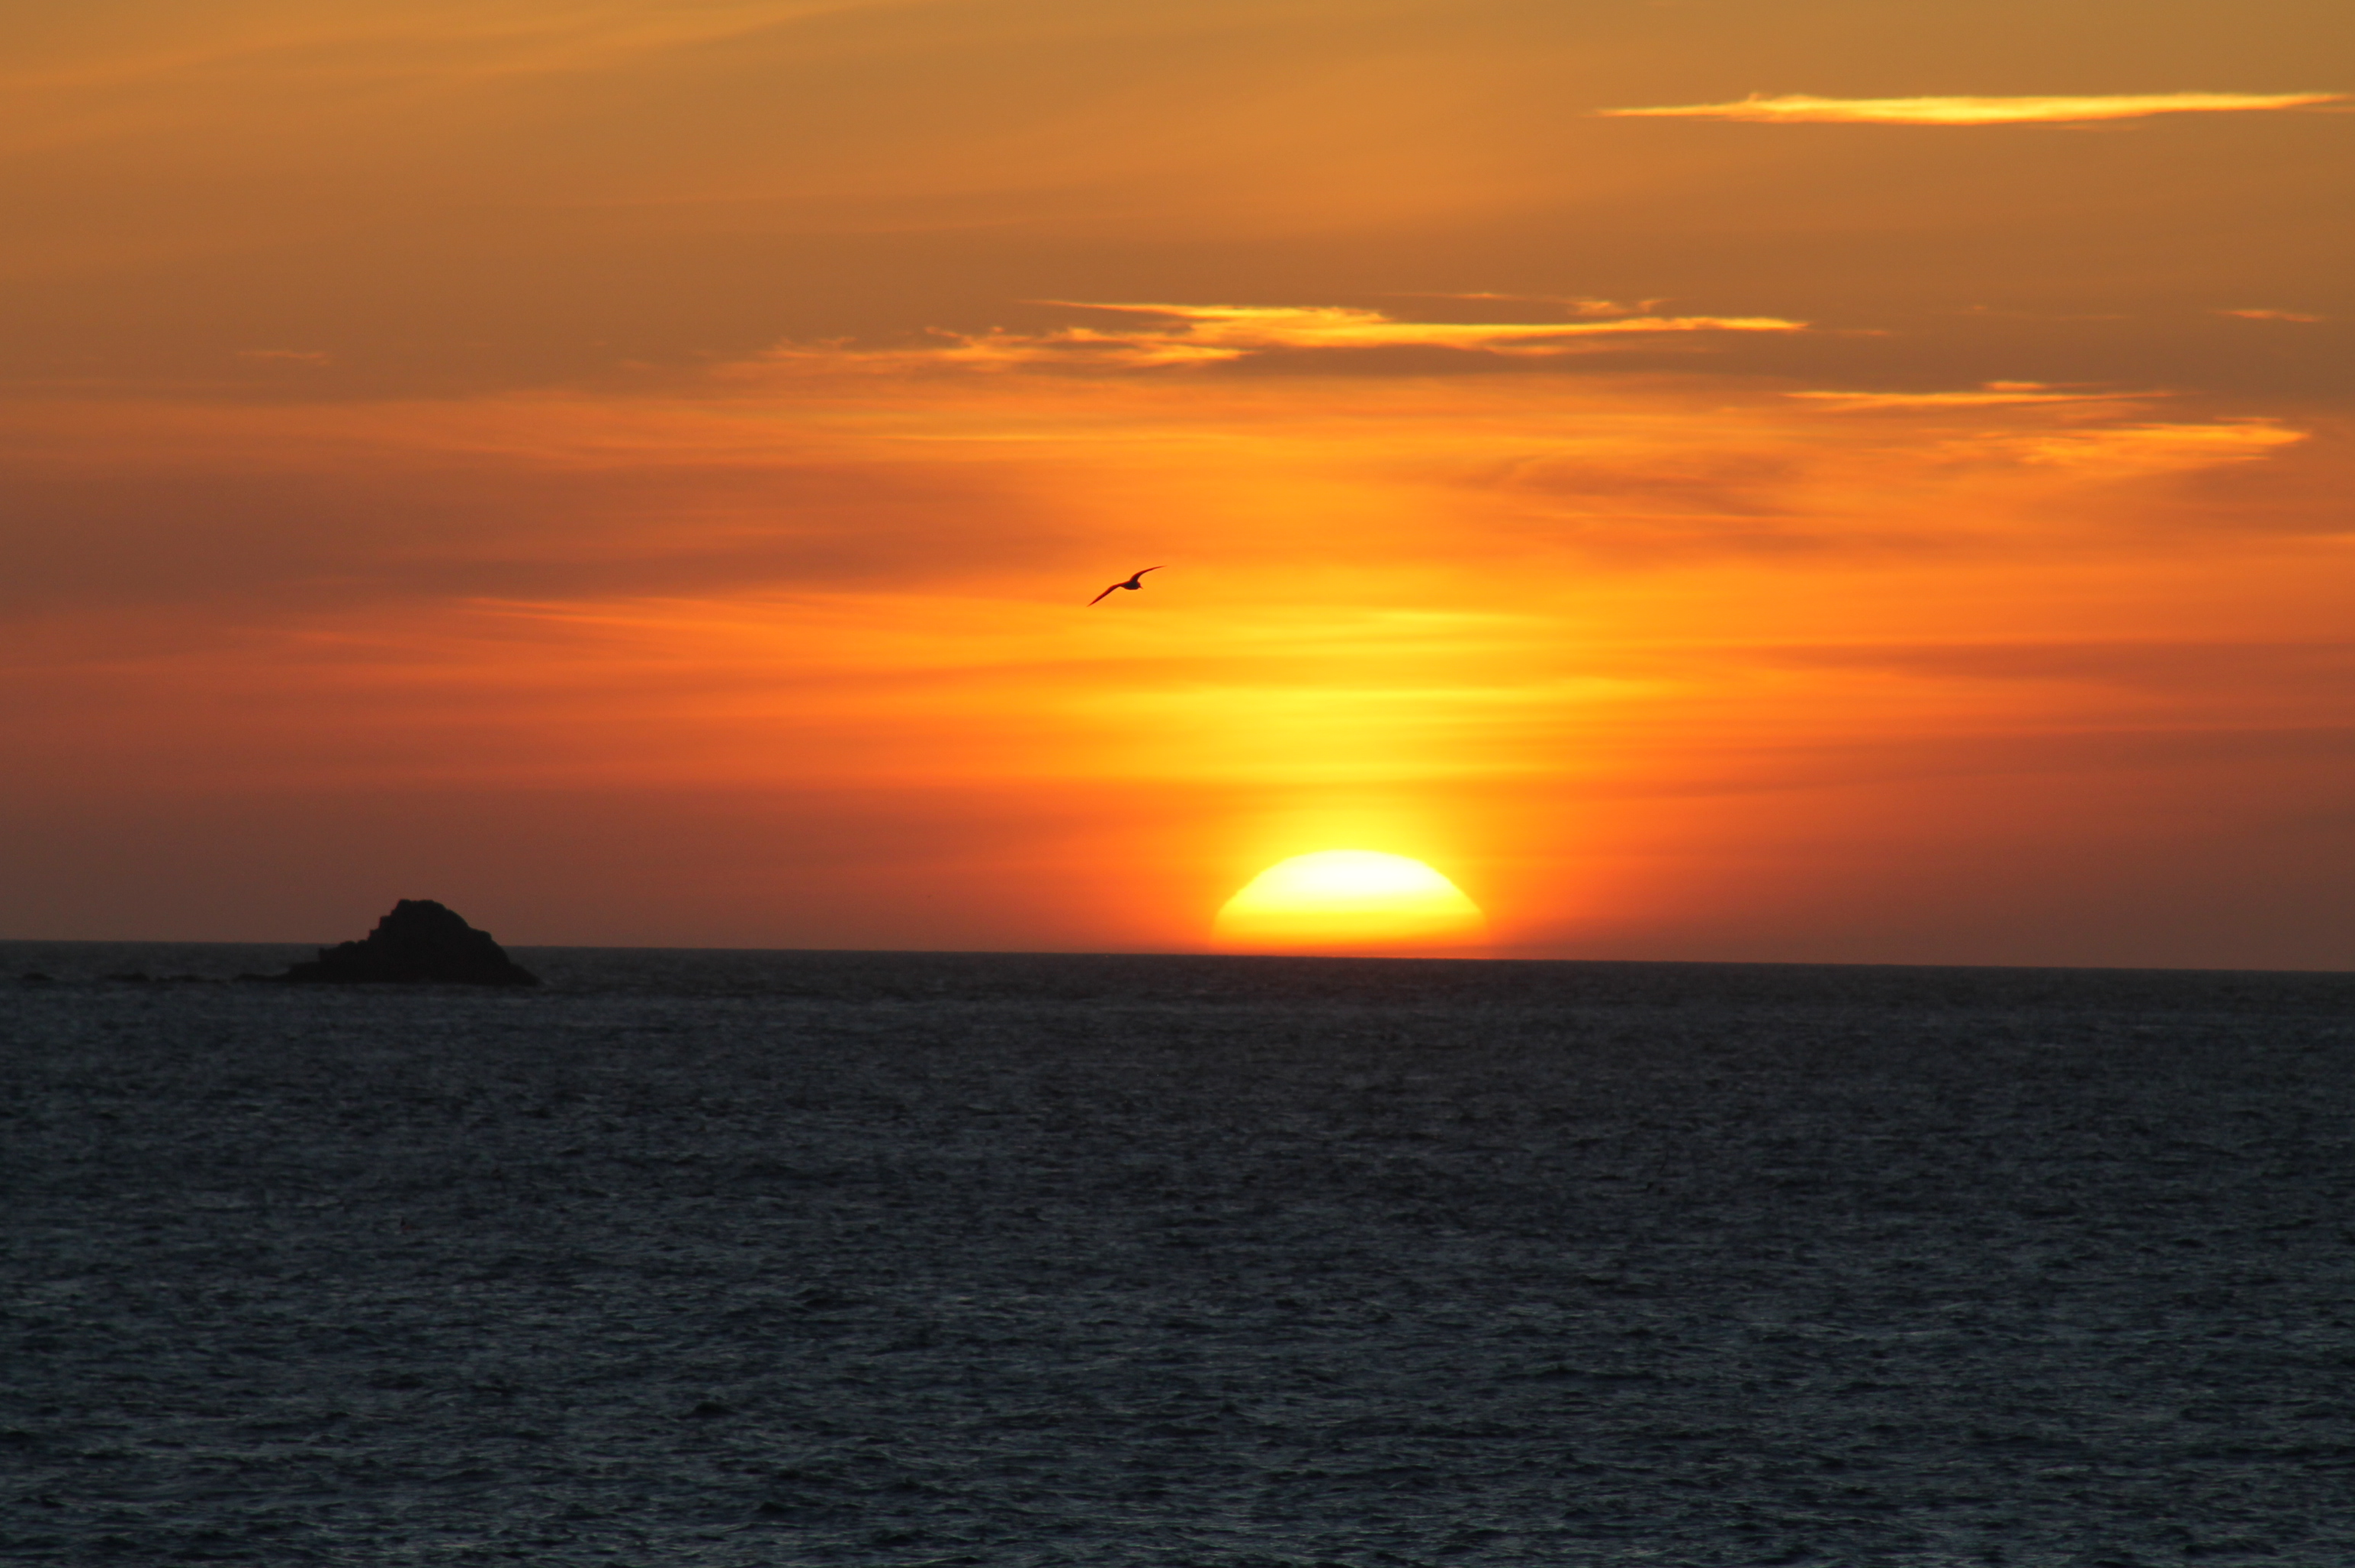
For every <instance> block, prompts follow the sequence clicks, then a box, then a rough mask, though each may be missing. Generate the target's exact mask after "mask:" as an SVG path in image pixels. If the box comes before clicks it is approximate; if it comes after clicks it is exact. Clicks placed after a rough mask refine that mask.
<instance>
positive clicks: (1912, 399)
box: [1784, 381, 2167, 410]
mask: <svg viewBox="0 0 2355 1568" xmlns="http://www.w3.org/2000/svg"><path fill="white" fill-rule="evenodd" d="M2166 395H2167V394H2166V393H2163V392H2132V393H2127V392H2063V391H2058V390H2056V389H2053V388H2051V387H2048V386H2046V385H2045V384H2044V383H2043V382H2041V381H1987V382H1985V383H1983V384H1981V385H1980V387H1979V388H1978V389H1977V390H1976V391H1967V392H1839V391H1808V392H1785V394H1784V396H1785V397H1789V398H1799V399H1803V400H1807V401H1811V402H1818V403H1825V404H1828V405H1829V406H1831V407H1832V408H1835V409H1856V410H1867V409H1968V408H2000V407H2005V406H2008V405H2013V404H2023V403H2109V402H2117V401H2120V400H2124V399H2129V398H2131V399H2136V400H2139V399H2143V398H2154V397H2164V396H2166Z"/></svg>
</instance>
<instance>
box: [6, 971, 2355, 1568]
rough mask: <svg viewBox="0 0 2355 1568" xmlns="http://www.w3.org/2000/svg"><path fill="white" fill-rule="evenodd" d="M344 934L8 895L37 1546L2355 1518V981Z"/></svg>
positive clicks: (988, 1545)
mask: <svg viewBox="0 0 2355 1568" xmlns="http://www.w3.org/2000/svg"><path fill="white" fill-rule="evenodd" d="M308 955H309V952H308V950H307V949H298V948H239V947H220V946H200V945H165V944H102V945H101V944H29V943H16V944H0V1051H5V1056H0V1072H5V1081H0V1118H5V1119H0V1200H5V1209H0V1216H4V1217H0V1561H5V1562H6V1563H12V1564H13V1563H28V1564H29V1563H77V1564H78V1563H108V1564H146V1563H186V1562H220V1563H290V1564H291V1563H339V1564H342V1563H348V1564H369V1565H394V1564H420V1565H422V1564H459V1563H531V1564H567V1565H570V1564H582V1565H587V1564H598V1565H617V1564H626V1565H643V1568H655V1565H657V1564H714V1565H730V1568H735V1565H748V1568H749V1565H753V1564H778V1565H786V1564H823V1563H844V1564H878V1565H880V1564H892V1565H901V1568H915V1565H918V1564H946V1563H981V1564H993V1565H996V1564H1006V1565H1009V1568H1010V1565H1028V1564H1050V1563H1051V1564H1088V1565H1096V1568H1103V1565H1120V1564H1140V1565H1141V1564H1155V1565H1178V1564H1220V1565H1235V1568H1241V1565H1268V1568H1273V1565H1278V1564H1284V1565H1300V1568H1307V1565H1311V1564H1348V1565H1350V1568H1375V1565H1410V1564H1476V1563H1542V1564H1560V1565H1571V1568H1576V1565H1584V1564H1639V1563H1640V1564H1661V1565H1671V1568H1682V1565H1719V1564H1724V1565H1736V1564H1741V1565H1747V1564H1767V1563H1821V1564H1838V1565H1849V1564H1892V1565H1894V1564H1921V1565H1931V1564H1936V1565H1948V1564H1987V1563H2000V1564H2021V1565H2029V1564H2034V1565H2046V1564H2052V1565H2059V1564H2069V1565H2073V1568H2080V1565H2083V1568H2093V1565H2127V1564H2159V1563H2169V1564H2171V1563H2194V1562H2196V1563H2203V1564H2217V1563H2265V1564H2270V1565H2276V1568H2279V1565H2289V1564H2296V1565H2306V1564H2313V1565H2344V1564H2350V1563H2355V1506H2350V1499H2355V1141H2351V1140H2355V1120H2350V1113H2355V976H2346V975H2318V974H2199V973H2180V972H2176V973H2133V972H2122V971H2062V970H1968V969H1928V968H1923V969H1909V968H1879V967H1874V968H1856V967H1807V966H1793V965H1772V966H1768V965H1760V966H1747V965H1665V964H1663V965H1636V964H1575V963H1477V962H1456V963H1449V962H1442V961H1428V962H1425V961H1381V960H1341V959H1330V960H1311V959H1278V958H1235V957H1176V956H1171V957H1146V956H1105V957H1078V956H1045V955H914V954H835V953H756V952H653V951H591V950H582V949H543V950H531V949H519V950H517V953H516V956H517V958H518V959H519V960H520V961H521V962H523V963H524V964H526V965H528V966H530V967H532V968H533V969H535V970H537V971H538V972H539V973H540V974H541V975H542V976H544V977H545V978H546V979H547V980H548V982H549V984H548V985H547V986H546V987H544V988H542V989H539V990H537V991H529V992H509V991H497V992H475V991H467V990H462V989H457V988H434V987H424V988H397V987H369V988H355V989H327V988H310V987H304V988H295V987H261V986H239V985H228V984H219V983H216V982H218V981H219V980H222V979H224V978H226V977H227V976H233V975H235V974H238V973H240V972H241V971H246V970H274V969H277V968H280V967H282V966H283V965H285V964H286V963H288V962H290V961H291V960H293V958H297V957H306V956H308ZM32 971H37V972H40V973H42V974H46V975H48V976H51V980H50V982H49V983H47V984H39V983H25V982H20V981H18V980H17V979H16V976H18V975H21V974H24V973H27V972H32ZM134 972H135V973H143V974H145V975H147V976H156V977H160V978H150V979H148V980H145V981H134V980H108V979H105V978H103V976H108V975H120V974H129V973H134ZM167 976H195V977H194V978H185V979H171V978H168V977H167Z"/></svg>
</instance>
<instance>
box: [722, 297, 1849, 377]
mask: <svg viewBox="0 0 2355 1568" xmlns="http://www.w3.org/2000/svg"><path fill="white" fill-rule="evenodd" d="M1035 303H1037V304H1045V305H1055V306H1060V307H1062V308H1065V309H1070V310H1087V311H1102V312H1104V313H1106V314H1108V315H1114V316H1116V317H1124V318H1143V319H1141V320H1137V321H1136V323H1135V325H1125V324H1124V325H1119V326H1107V327H1094V326H1065V327H1057V328H1053V329H1051V330H1049V331H1044V332H1008V331H991V332H986V333H947V332H943V333H940V334H937V336H938V337H939V338H940V339H941V341H940V342H938V343H937V344H934V345H928V346H925V347H920V348H912V349H879V350H862V349H857V348H852V347H847V346H845V345H823V346H817V347H806V346H789V347H784V348H781V349H778V350H776V351H774V352H773V353H772V354H771V355H770V356H768V358H769V359H771V360H772V361H776V360H784V361H792V360H803V359H826V360H836V361H840V360H851V361H858V362H863V363H869V364H877V365H887V366H900V365H913V364H919V363H930V364H949V365H966V366H971V367H975V368H985V369H989V368H1014V367H1018V366H1064V367H1069V368H1091V367H1092V368H1122V369H1135V368H1159V367H1167V366H1180V365H1210V364H1220V363H1224V362H1228V361H1232V360H1237V359H1243V358H1247V357H1253V356H1260V355H1268V354H1275V353H1283V352H1300V351H1310V350H1354V349H1378V348H1437V349H1449V350H1454V351H1456V352H1460V353H1469V354H1488V355H1500V356H1507V357H1533V356H1544V355H1550V354H1564V353H1571V352H1575V351H1577V350H1579V349H1582V348H1593V347H1603V346H1604V344H1605V343H1607V342H1609V341H1610V340H1613V339H1628V340H1641V339H1644V338H1647V337H1660V336H1677V335H1681V334H1695V333H1797V332H1808V331H1811V330H1813V328H1811V327H1810V326H1809V325H1808V324H1807V323H1806V322H1804V321H1789V320H1785V318H1783V317H1781V316H1772V315H1616V316H1608V315H1602V314H1600V313H1601V312H1602V311H1604V310H1607V309H1615V308H1618V307H1615V306H1612V305H1611V304H1610V302H1608V301H1604V300H1579V301H1573V302H1568V303H1570V304H1572V307H1573V308H1577V309H1579V311H1580V319H1577V320H1572V321H1546V322H1530V321H1518V322H1450V321H1400V320H1398V319H1396V318H1394V317H1391V316H1389V315H1383V314H1382V313H1381V312H1380V311H1373V310H1361V309H1358V308H1356V307H1353V306H1348V305H1223V304H1221V305H1193V304H1098V303H1094V302H1090V301H1082V300H1039V301H1037V302H1035ZM1598 340H1601V341H1598Z"/></svg>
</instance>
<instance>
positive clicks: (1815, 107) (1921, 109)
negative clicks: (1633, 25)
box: [1595, 92, 2348, 125]
mask: <svg viewBox="0 0 2355 1568" xmlns="http://www.w3.org/2000/svg"><path fill="white" fill-rule="evenodd" d="M2346 101H2348V95H2347V94H2345V93H2343V92H2274V93H2252V92H2146V93H2118V94H2113V95H2109V96H2103V97H2082V98H1815V97H1811V96H1809V95H1807V94H1806V93H1796V92H1795V93H1785V94H1784V95H1783V96H1782V97H1780V98H1768V97H1766V96H1764V94H1762V93H1754V92H1753V93H1752V94H1751V95H1750V96H1749V97H1747V98H1744V99H1742V100H1741V101H1739V102H1734V103H1686V104H1676V105H1670V106H1666V107H1660V108H1648V109H1598V110H1596V111H1595V113H1596V114H1597V115H1599V116H1602V117H1603V118H1605V119H1618V120H1637V119H1649V120H1743V121H1749V122H1752V123H1758V124H1772V125H1800V124H1837V125H2030V124H2074V123H2084V122H2088V121H2094V120H2141V119H2146V118H2148V117H2149V116H2151V115H2154V114H2233V113H2250V112H2263V111H2267V110H2283V109H2315V108H2319V107H2321V106H2323V105H2325V104H2332V103H2344V102H2346Z"/></svg>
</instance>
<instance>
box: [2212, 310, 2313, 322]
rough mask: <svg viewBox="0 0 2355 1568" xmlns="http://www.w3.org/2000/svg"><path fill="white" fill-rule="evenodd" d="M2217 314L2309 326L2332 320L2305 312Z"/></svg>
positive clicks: (2232, 311)
mask: <svg viewBox="0 0 2355 1568" xmlns="http://www.w3.org/2000/svg"><path fill="white" fill-rule="evenodd" d="M2216 314H2217V315H2236V316H2239V317H2240V318H2241V319H2242V320H2243V321H2297V322H2306V323H2307V324H2309V325H2310V324H2312V323H2314V322H2318V321H2328V320H2329V319H2330V318H2329V317H2328V316H2327V315H2307V314H2306V313H2305V312H2304V311H2296V310H2220V311H2218V312H2217V313H2216Z"/></svg>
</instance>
